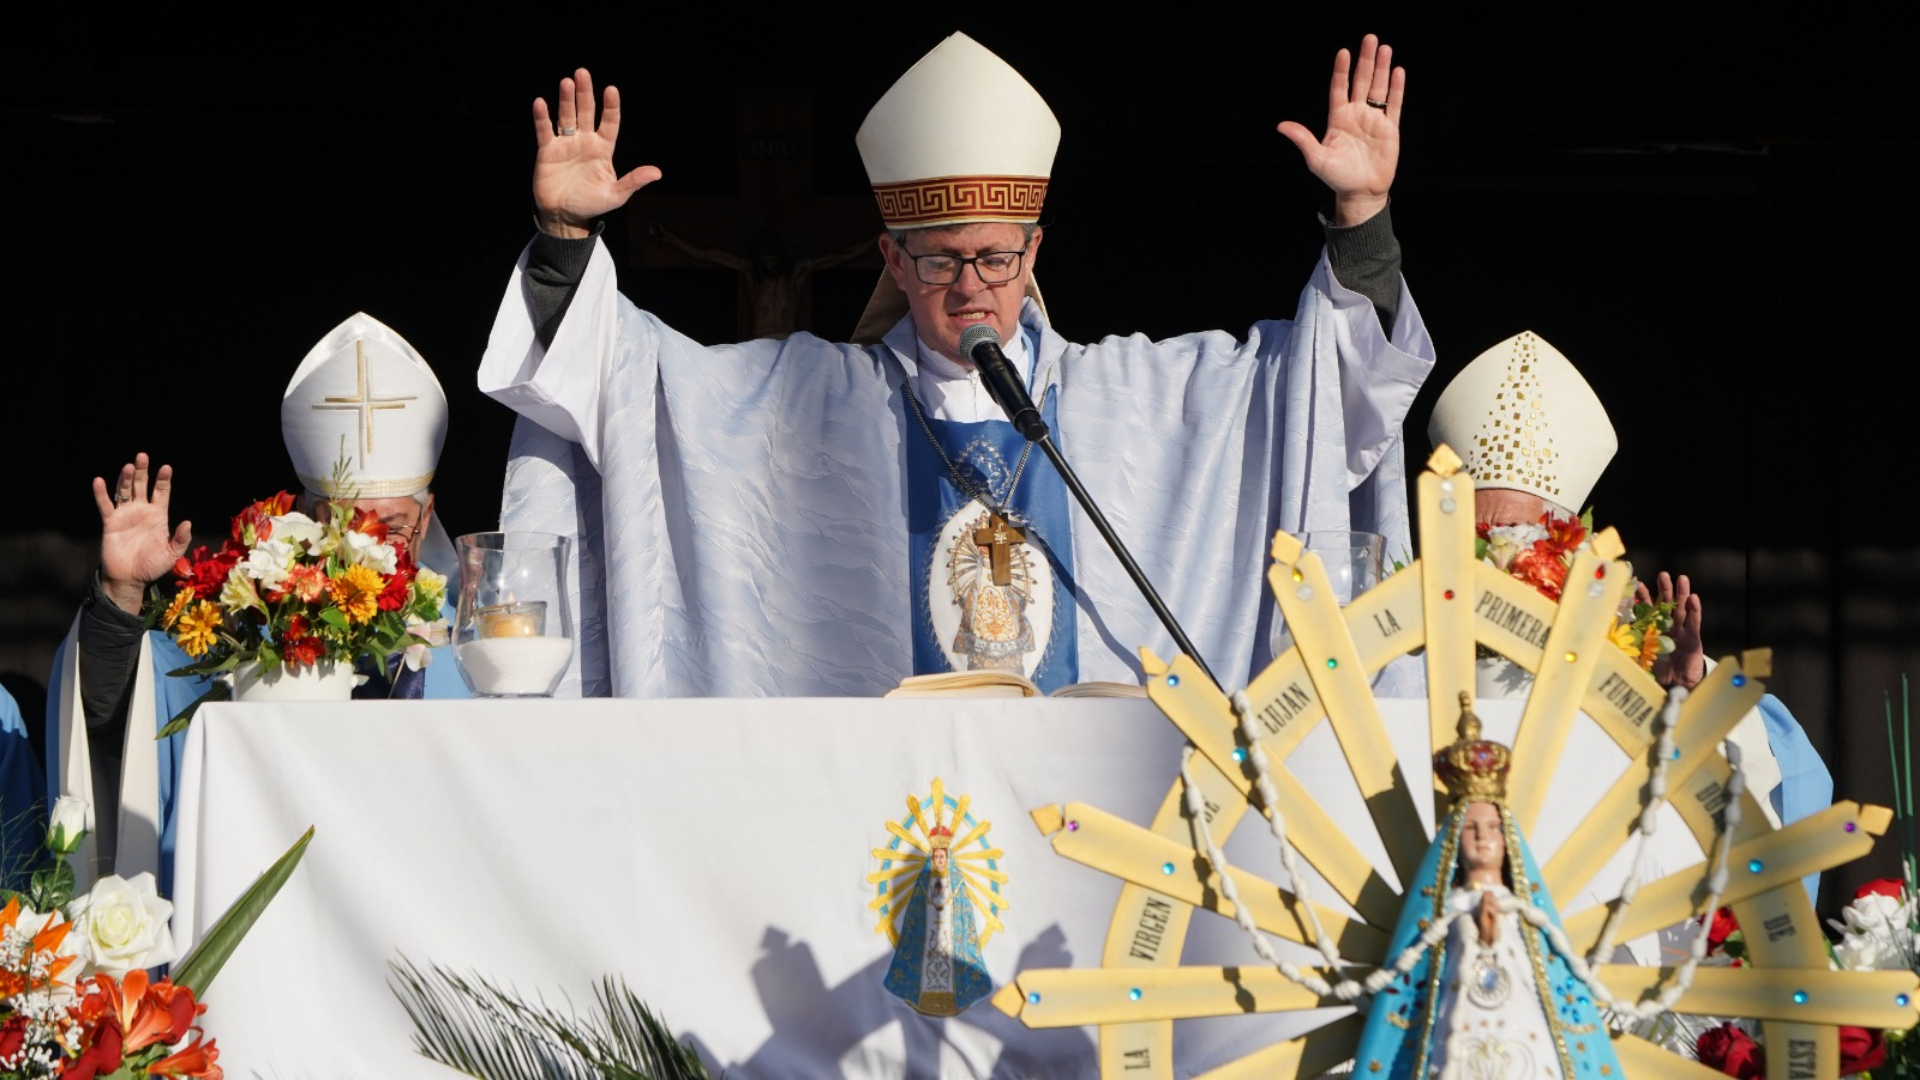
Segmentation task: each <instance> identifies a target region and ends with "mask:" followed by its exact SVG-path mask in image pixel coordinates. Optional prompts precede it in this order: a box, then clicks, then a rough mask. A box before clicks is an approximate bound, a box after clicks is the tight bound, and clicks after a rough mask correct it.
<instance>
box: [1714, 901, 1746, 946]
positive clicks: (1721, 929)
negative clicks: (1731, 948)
mask: <svg viewBox="0 0 1920 1080" xmlns="http://www.w3.org/2000/svg"><path fill="white" fill-rule="evenodd" d="M1739 930H1740V923H1739V922H1738V921H1737V920H1735V919H1734V917H1733V909H1732V908H1730V907H1723V908H1721V909H1720V910H1719V911H1716V912H1714V913H1713V925H1712V926H1709V927H1707V952H1709V953H1717V952H1719V951H1720V950H1721V949H1722V948H1724V947H1725V946H1726V944H1727V938H1729V937H1731V936H1732V935H1733V934H1735V933H1737V932H1739Z"/></svg>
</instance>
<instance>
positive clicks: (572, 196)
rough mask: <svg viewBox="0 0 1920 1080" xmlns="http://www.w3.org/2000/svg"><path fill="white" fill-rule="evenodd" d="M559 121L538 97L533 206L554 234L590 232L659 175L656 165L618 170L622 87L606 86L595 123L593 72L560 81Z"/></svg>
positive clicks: (535, 104)
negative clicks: (596, 222)
mask: <svg viewBox="0 0 1920 1080" xmlns="http://www.w3.org/2000/svg"><path fill="white" fill-rule="evenodd" d="M555 100H556V102H557V105H558V108H557V111H558V113H559V116H558V118H557V119H553V118H549V116H548V113H547V103H546V101H545V100H544V99H541V98H535V99H534V100H533V141H534V145H535V146H537V147H538V148H539V149H538V152H537V153H536V154H535V155H534V159H533V207H534V213H535V214H537V215H538V217H539V219H540V227H541V228H542V229H544V230H546V231H547V232H549V233H551V234H552V235H554V236H560V237H567V238H571V239H578V238H580V237H584V236H587V235H589V233H590V231H591V226H592V224H593V219H594V218H597V217H599V216H600V215H602V214H605V213H607V212H609V211H612V210H618V209H619V208H620V207H622V206H625V205H626V204H627V200H628V199H630V198H632V197H633V193H634V192H636V191H639V190H640V189H641V188H643V187H646V186H647V185H648V184H651V183H653V182H654V181H655V180H658V179H660V170H659V169H656V168H654V167H653V166H651V165H642V166H640V167H639V168H637V169H635V170H633V171H632V172H630V173H627V174H626V175H625V176H621V175H620V174H619V173H617V172H615V171H614V168H613V147H614V144H615V143H616V142H617V141H618V140H619V138H620V91H618V90H616V89H614V88H613V87H611V86H609V87H607V92H606V99H605V104H604V106H603V107H602V108H601V110H600V122H599V124H598V125H597V126H596V125H595V123H594V103H593V76H591V75H589V74H587V69H586V68H581V69H579V70H578V71H575V72H574V73H573V77H572V78H567V79H561V80H560V93H559V94H558V95H557V97H556V99H555Z"/></svg>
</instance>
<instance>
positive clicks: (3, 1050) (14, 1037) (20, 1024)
mask: <svg viewBox="0 0 1920 1080" xmlns="http://www.w3.org/2000/svg"><path fill="white" fill-rule="evenodd" d="M26 1044H27V1018H26V1017H24V1016H15V1017H14V1018H13V1019H11V1020H8V1021H7V1022H6V1023H4V1024H0V1061H5V1060H7V1059H8V1058H11V1057H13V1055H15V1054H17V1053H19V1052H20V1048H21V1047H23V1046H25V1045H26Z"/></svg>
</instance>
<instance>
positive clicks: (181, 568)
mask: <svg viewBox="0 0 1920 1080" xmlns="http://www.w3.org/2000/svg"><path fill="white" fill-rule="evenodd" d="M246 553H247V552H246V549H245V548H243V547H241V546H240V545H239V544H236V543H234V542H233V541H231V540H229V541H227V542H226V543H225V544H222V545H221V546H220V550H219V551H217V552H215V553H213V554H212V555H209V554H207V549H206V547H205V546H201V547H197V548H194V549H193V557H192V558H191V559H176V560H174V563H173V573H174V576H175V577H178V578H179V579H180V587H181V588H183V589H189V588H190V589H192V590H193V595H194V597H195V598H196V599H199V600H211V599H213V598H214V597H216V596H218V595H220V587H221V586H222V585H225V584H226V583H227V575H228V574H229V573H231V572H232V571H233V567H234V564H236V563H238V562H239V561H240V558H241V556H243V555H245V554H246Z"/></svg>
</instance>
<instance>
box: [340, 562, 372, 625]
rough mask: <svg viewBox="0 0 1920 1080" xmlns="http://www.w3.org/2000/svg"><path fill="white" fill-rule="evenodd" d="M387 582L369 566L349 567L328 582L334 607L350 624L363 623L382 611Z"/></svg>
mask: <svg viewBox="0 0 1920 1080" xmlns="http://www.w3.org/2000/svg"><path fill="white" fill-rule="evenodd" d="M386 587H387V583H386V580H385V579H384V578H382V577H381V576H380V575H379V573H378V572H376V571H375V570H374V569H373V568H372V567H369V566H349V567H347V568H346V569H345V570H343V571H341V572H340V573H339V574H337V575H335V576H334V577H333V578H332V579H331V580H329V581H328V582H327V588H328V590H329V591H331V592H332V593H333V605H334V606H335V607H337V608H339V609H340V610H341V612H343V613H344V614H345V615H346V616H347V621H348V622H357V623H363V622H367V621H368V620H370V619H372V618H373V617H374V615H376V614H378V613H379V611H380V593H381V590H383V589H385V588H386Z"/></svg>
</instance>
